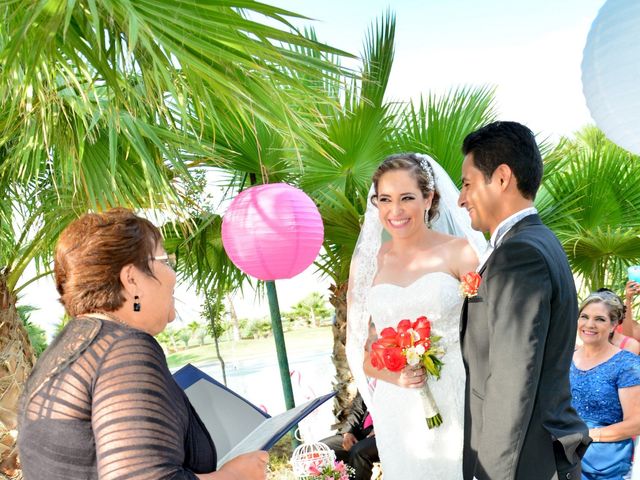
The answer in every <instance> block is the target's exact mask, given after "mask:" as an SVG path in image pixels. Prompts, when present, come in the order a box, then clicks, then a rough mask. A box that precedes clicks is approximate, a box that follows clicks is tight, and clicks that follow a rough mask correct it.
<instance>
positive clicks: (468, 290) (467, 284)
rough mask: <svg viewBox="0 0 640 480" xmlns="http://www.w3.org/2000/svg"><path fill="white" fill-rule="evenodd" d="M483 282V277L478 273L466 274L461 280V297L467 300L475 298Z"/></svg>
mask: <svg viewBox="0 0 640 480" xmlns="http://www.w3.org/2000/svg"><path fill="white" fill-rule="evenodd" d="M481 281H482V277H481V276H480V274H478V272H469V273H465V274H464V275H463V276H462V278H460V295H462V296H463V297H466V298H472V297H475V296H476V295H477V294H478V287H480V282H481Z"/></svg>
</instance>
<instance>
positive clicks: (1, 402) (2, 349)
mask: <svg viewBox="0 0 640 480" xmlns="http://www.w3.org/2000/svg"><path fill="white" fill-rule="evenodd" d="M35 362H36V357H35V355H34V353H33V349H32V348H31V344H30V343H29V335H28V334H27V331H26V329H25V328H24V326H23V325H22V322H21V321H20V317H19V315H18V311H17V310H16V301H15V296H14V295H13V294H12V293H11V292H10V291H9V289H8V288H7V283H6V280H5V277H4V275H3V274H1V273H0V478H10V479H19V478H22V472H21V470H20V463H19V461H18V452H17V449H16V437H17V427H18V406H19V405H18V402H19V399H20V395H21V393H22V390H23V389H24V385H25V383H26V381H27V378H28V377H29V374H30V373H31V369H32V368H33V365H34V364H35Z"/></svg>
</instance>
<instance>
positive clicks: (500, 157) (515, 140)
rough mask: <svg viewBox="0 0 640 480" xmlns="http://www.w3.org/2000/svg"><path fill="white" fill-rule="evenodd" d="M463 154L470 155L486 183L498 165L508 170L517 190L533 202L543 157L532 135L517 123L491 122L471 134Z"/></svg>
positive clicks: (465, 140)
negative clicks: (514, 178)
mask: <svg viewBox="0 0 640 480" xmlns="http://www.w3.org/2000/svg"><path fill="white" fill-rule="evenodd" d="M462 153H463V154H464V155H468V154H471V155H473V164H474V165H475V167H476V168H477V169H478V170H480V171H481V172H482V173H483V175H484V177H485V178H486V179H487V181H489V180H490V179H491V176H492V175H493V172H495V170H496V168H498V166H499V165H502V164H505V165H508V166H509V168H511V171H512V172H513V174H514V175H515V177H516V180H517V186H518V190H519V191H520V193H521V194H522V196H523V197H525V198H528V199H530V200H533V199H534V198H535V197H536V193H537V192H538V188H539V187H540V182H541V181H542V169H543V167H542V156H541V155H540V150H539V149H538V144H537V143H536V138H535V135H534V134H533V132H532V131H531V130H529V128H527V127H525V126H524V125H522V124H520V123H518V122H493V123H490V124H488V125H485V126H484V127H482V128H480V129H478V130H476V131H475V132H472V133H470V134H469V135H467V137H466V138H465V139H464V142H463V143H462Z"/></svg>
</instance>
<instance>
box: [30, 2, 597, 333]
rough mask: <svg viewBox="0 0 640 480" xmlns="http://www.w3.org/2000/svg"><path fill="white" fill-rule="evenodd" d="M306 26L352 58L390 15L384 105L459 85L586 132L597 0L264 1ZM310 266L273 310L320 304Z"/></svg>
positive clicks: (47, 305)
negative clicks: (586, 86) (588, 47)
mask: <svg viewBox="0 0 640 480" xmlns="http://www.w3.org/2000/svg"><path fill="white" fill-rule="evenodd" d="M265 1H266V3H272V4H274V5H277V6H279V7H282V8H285V9H287V10H291V11H295V12H297V13H300V14H303V15H305V16H307V17H310V18H312V19H314V21H310V20H305V21H296V22H295V23H296V24H297V25H299V26H303V25H309V26H313V27H314V28H315V30H316V33H317V35H318V38H319V40H320V41H323V42H325V43H328V44H330V45H331V46H334V47H337V48H340V49H342V50H345V51H347V52H350V53H353V54H355V55H358V54H360V53H361V52H362V45H363V42H364V39H365V35H366V33H367V31H368V29H369V28H370V26H371V25H372V23H373V22H375V21H376V20H377V19H379V18H381V16H382V15H383V14H384V12H386V11H387V10H390V11H392V12H393V13H394V14H395V16H396V44H395V51H396V54H395V62H394V66H393V70H392V74H391V78H390V82H389V86H388V90H387V98H388V100H405V101H406V100H411V99H413V100H417V99H419V98H420V95H426V94H427V93H429V92H430V91H431V92H435V93H441V92H444V91H446V90H448V89H451V88H455V87H457V86H462V85H490V86H494V87H495V88H496V100H497V110H498V113H499V118H500V119H502V120H515V121H519V122H521V123H524V124H526V125H527V126H529V127H530V128H531V129H532V130H533V131H534V132H536V133H537V134H538V136H539V138H550V139H552V140H557V139H558V138H559V137H560V136H563V135H564V136H569V135H571V134H572V133H573V132H575V131H577V130H578V129H580V128H581V127H582V126H584V125H586V124H588V123H592V121H591V118H590V116H589V112H588V110H587V107H586V103H585V100H584V97H583V94H582V84H581V79H580V63H581V61H582V50H583V49H584V45H585V42H586V38H587V34H588V32H589V27H590V25H591V23H592V22H593V20H594V19H595V17H596V15H597V13H598V10H599V8H600V7H601V6H602V5H603V4H604V0H560V1H558V0H482V1H479V0H396V1H391V2H390V1H380V0H340V1H338V0H298V1H294V0H277V1H271V2H270V1H269V0H265ZM314 271H315V267H313V266H312V267H310V268H309V269H308V270H307V271H305V272H304V273H303V274H301V275H299V276H298V277H296V278H294V279H291V280H283V281H278V282H277V288H278V293H279V299H280V307H281V310H286V309H288V308H289V307H290V306H291V305H292V304H294V303H296V302H297V301H299V300H301V299H302V298H303V297H305V296H306V295H307V294H308V293H310V292H312V291H319V292H321V293H323V294H325V295H326V296H327V298H328V292H327V288H328V286H329V281H328V280H326V279H321V278H320V277H319V276H318V275H314ZM23 302H24V303H27V304H30V305H34V306H37V307H39V308H40V310H39V311H38V312H34V314H33V315H32V320H33V321H34V322H35V323H37V324H39V325H41V326H43V327H44V328H45V329H46V330H47V331H48V332H51V331H52V328H51V327H52V325H53V324H55V323H56V322H57V321H58V320H59V318H60V316H61V315H62V308H61V307H60V306H59V304H58V303H57V294H56V291H55V288H54V287H53V284H52V282H51V281H50V280H48V281H41V282H37V283H34V284H32V285H31V286H29V287H28V288H27V289H26V290H25V292H24V293H23ZM200 303H201V300H200V299H198V298H197V297H196V296H195V294H194V293H193V292H191V291H189V290H188V289H186V288H185V287H184V286H180V287H178V289H177V290H176V308H177V310H178V313H179V315H180V316H181V318H182V319H183V320H182V321H183V323H189V322H190V321H192V320H197V319H198V311H199V309H200ZM234 305H235V307H236V310H237V312H238V315H239V316H240V317H259V316H267V315H268V313H269V308H268V305H267V304H266V301H265V300H263V301H257V300H256V299H255V295H254V294H253V292H251V290H250V289H246V290H245V292H244V296H240V295H237V296H236V297H235V298H234Z"/></svg>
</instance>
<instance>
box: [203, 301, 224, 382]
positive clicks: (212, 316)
mask: <svg viewBox="0 0 640 480" xmlns="http://www.w3.org/2000/svg"><path fill="white" fill-rule="evenodd" d="M223 298H224V297H223V296H222V295H210V294H205V297H204V303H203V304H202V309H201V310H200V317H201V318H203V319H205V320H207V322H208V323H209V327H208V330H209V333H210V334H211V336H212V337H213V342H214V344H215V347H216V356H217V357H218V361H219V362H220V368H221V370H222V381H223V383H224V384H225V385H226V384H227V371H226V368H225V363H224V359H223V358H222V354H221V353H220V344H219V340H218V339H219V338H220V336H221V335H222V334H223V333H224V332H225V330H226V328H225V326H224V322H223V318H224V315H225V306H224V301H223Z"/></svg>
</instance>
